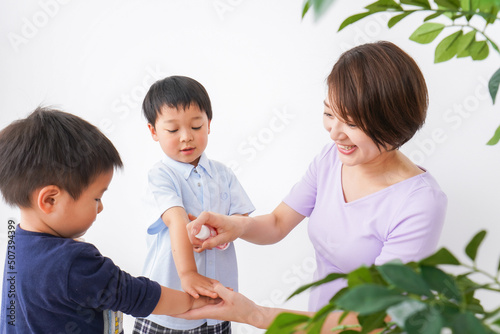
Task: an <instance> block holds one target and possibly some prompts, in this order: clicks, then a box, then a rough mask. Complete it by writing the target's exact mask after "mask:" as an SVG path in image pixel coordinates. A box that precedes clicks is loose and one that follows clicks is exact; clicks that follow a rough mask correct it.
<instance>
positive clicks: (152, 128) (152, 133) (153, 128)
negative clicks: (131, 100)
mask: <svg viewBox="0 0 500 334" xmlns="http://www.w3.org/2000/svg"><path fill="white" fill-rule="evenodd" d="M148 129H149V132H151V137H153V140H154V141H158V135H157V134H156V129H155V126H154V125H153V124H151V123H148Z"/></svg>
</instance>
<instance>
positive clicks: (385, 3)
mask: <svg viewBox="0 0 500 334" xmlns="http://www.w3.org/2000/svg"><path fill="white" fill-rule="evenodd" d="M365 9H368V10H369V11H370V12H383V11H391V10H396V11H402V10H403V7H401V6H400V5H399V4H398V3H396V2H395V1H394V0H378V1H376V2H374V3H372V4H370V5H368V6H366V7H365Z"/></svg>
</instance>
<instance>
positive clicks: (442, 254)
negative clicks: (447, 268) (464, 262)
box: [418, 248, 461, 266]
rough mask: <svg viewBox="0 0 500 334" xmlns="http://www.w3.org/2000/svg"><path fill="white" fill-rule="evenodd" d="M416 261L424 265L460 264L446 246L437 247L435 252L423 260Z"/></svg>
mask: <svg viewBox="0 0 500 334" xmlns="http://www.w3.org/2000/svg"><path fill="white" fill-rule="evenodd" d="M418 263H419V264H420V265H426V266H436V265H439V264H451V265H455V266H458V265H460V264H461V263H460V261H458V260H457V258H456V257H455V256H454V255H453V254H451V253H450V251H449V250H447V249H446V248H441V249H439V250H438V251H437V252H435V253H434V254H432V255H431V256H429V257H426V258H425V259H423V260H420V261H419V262H418Z"/></svg>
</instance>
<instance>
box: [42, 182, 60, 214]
mask: <svg viewBox="0 0 500 334" xmlns="http://www.w3.org/2000/svg"><path fill="white" fill-rule="evenodd" d="M61 194H62V191H61V189H60V188H59V187H58V186H54V185H50V186H45V187H43V188H42V189H40V191H39V192H38V196H37V202H36V204H37V206H38V208H39V209H40V210H41V211H42V212H43V213H45V214H49V213H52V212H53V211H54V209H55V207H56V204H57V203H58V201H59V200H60V199H61Z"/></svg>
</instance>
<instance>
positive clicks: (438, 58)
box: [434, 30, 463, 64]
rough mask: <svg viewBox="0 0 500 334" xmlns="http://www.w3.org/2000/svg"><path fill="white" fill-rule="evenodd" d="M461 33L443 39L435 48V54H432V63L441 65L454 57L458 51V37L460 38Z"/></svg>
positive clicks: (460, 31)
mask: <svg viewBox="0 0 500 334" xmlns="http://www.w3.org/2000/svg"><path fill="white" fill-rule="evenodd" d="M462 35H463V32H462V30H459V31H457V32H455V33H453V34H451V35H450V36H448V37H445V38H443V40H442V41H441V42H439V44H438V46H437V47H436V52H435V54H434V63H436V64H437V63H441V62H444V61H447V60H450V59H451V58H453V57H454V56H456V54H457V51H458V46H459V43H458V41H459V40H460V37H462Z"/></svg>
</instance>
